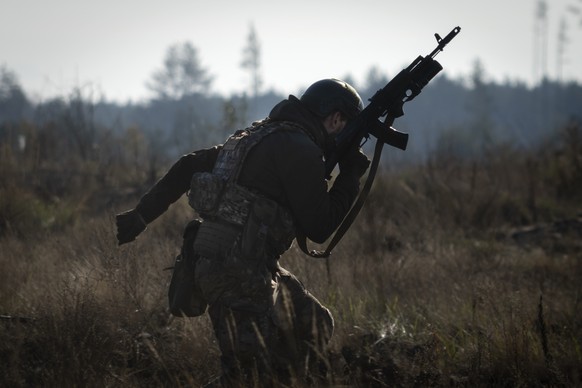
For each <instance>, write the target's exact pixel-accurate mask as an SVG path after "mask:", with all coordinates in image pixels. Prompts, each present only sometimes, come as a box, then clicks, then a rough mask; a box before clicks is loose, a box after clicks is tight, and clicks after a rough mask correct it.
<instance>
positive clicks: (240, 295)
mask: <svg viewBox="0 0 582 388" xmlns="http://www.w3.org/2000/svg"><path fill="white" fill-rule="evenodd" d="M261 272H262V274H261ZM243 273H244V271H243ZM254 273H255V276H250V277H248V276H247V277H245V278H241V272H240V268H239V271H237V273H236V275H235V276H232V275H233V274H232V273H230V271H229V270H228V268H225V267H224V266H222V265H220V263H219V262H216V261H213V260H210V259H205V258H201V260H200V261H199V262H198V264H197V270H196V274H197V279H198V280H199V284H200V286H201V289H202V292H203V293H205V296H206V297H207V299H208V301H209V309H208V312H209V315H210V319H211V321H212V325H213V329H214V334H215V336H216V339H217V342H218V345H219V347H220V351H221V364H222V369H223V378H222V383H221V384H222V385H226V386H239V385H241V386H263V385H268V384H266V383H265V382H270V381H280V382H285V383H290V382H293V381H301V380H304V379H305V378H312V377H317V375H322V374H323V375H324V374H325V364H326V362H325V361H326V348H327V344H328V342H329V340H330V338H331V336H332V333H333V318H332V315H331V313H330V311H329V310H328V309H327V308H326V307H324V306H323V305H322V304H321V303H320V302H319V301H318V300H317V299H316V298H315V297H314V296H313V295H312V294H311V293H309V292H308V291H307V290H306V289H305V287H304V286H303V284H302V283H301V282H300V281H299V280H298V279H297V278H296V277H295V276H294V275H293V274H291V273H290V272H289V271H287V270H285V269H283V268H281V267H278V268H277V270H275V271H272V272H271V271H268V270H266V268H265V269H262V270H259V271H257V270H256V269H255V271H254ZM247 275H249V273H247ZM249 280H250V281H251V282H253V284H249ZM258 382H260V384H258Z"/></svg>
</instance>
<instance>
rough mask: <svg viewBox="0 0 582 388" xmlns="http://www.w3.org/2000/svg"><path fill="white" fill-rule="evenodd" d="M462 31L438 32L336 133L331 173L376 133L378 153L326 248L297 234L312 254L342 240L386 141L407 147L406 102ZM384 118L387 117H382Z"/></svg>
mask: <svg viewBox="0 0 582 388" xmlns="http://www.w3.org/2000/svg"><path fill="white" fill-rule="evenodd" d="M460 31H461V28H460V27H455V28H453V30H452V31H451V32H449V34H448V35H447V36H445V37H444V38H441V37H440V35H439V34H434V36H435V38H436V40H437V47H436V48H435V49H434V50H433V51H432V52H431V53H430V54H429V55H427V56H426V57H423V56H422V55H420V56H418V58H416V59H415V60H414V61H413V62H412V63H411V64H410V65H409V66H408V67H407V68H406V69H404V70H402V71H400V73H398V74H397V75H396V77H394V78H393V79H392V80H390V82H388V83H387V84H386V86H384V87H383V88H382V89H380V90H378V91H377V92H376V93H375V94H374V95H373V96H372V98H370V100H369V101H370V103H369V104H368V105H367V106H366V107H365V108H364V110H362V111H361V112H360V113H359V114H358V115H357V116H356V117H355V118H354V119H353V120H351V121H349V122H348V124H347V125H346V127H345V128H344V129H343V130H342V131H341V132H340V133H339V134H338V135H337V136H336V138H335V144H334V145H333V147H332V149H331V150H330V151H329V152H328V153H327V156H326V160H325V173H326V176H330V174H331V172H332V171H333V169H334V168H335V166H336V164H337V163H338V161H339V160H340V159H341V158H342V156H343V155H344V153H345V152H346V151H347V150H348V149H349V148H351V147H355V146H359V145H360V144H361V143H362V141H363V140H364V138H366V139H368V138H369V137H370V135H372V136H374V137H375V138H376V139H377V141H376V148H375V150H374V157H373V159H372V163H371V165H370V171H369V173H368V177H367V179H366V183H365V185H364V187H363V188H362V191H361V192H360V196H359V197H358V199H357V201H356V203H355V204H354V206H353V207H352V209H351V210H350V212H349V213H348V215H347V216H346V217H345V219H344V220H343V221H342V224H341V225H340V226H339V228H338V230H337V231H336V233H335V235H334V236H333V239H332V240H331V242H330V243H329V245H328V247H327V249H326V250H325V252H321V251H315V250H314V251H308V250H307V244H306V239H305V236H303V235H302V234H301V233H298V235H297V243H298V245H299V247H300V248H301V250H302V251H303V252H305V253H307V254H308V255H310V256H312V257H318V258H321V257H323V258H327V257H329V255H330V254H331V250H332V249H333V248H334V247H335V245H336V244H337V243H338V242H339V240H341V238H342V236H343V235H344V233H345V232H346V231H347V230H348V228H349V227H350V225H351V224H352V222H353V221H354V219H355V218H356V216H357V215H358V212H359V211H360V209H361V208H362V206H363V204H364V201H365V199H366V196H367V194H368V192H369V191H370V187H371V186H372V183H373V181H374V176H375V175H376V171H377V169H378V164H379V162H380V155H381V153H382V147H383V146H384V144H388V145H391V146H393V147H396V148H399V149H401V150H405V149H406V146H407V144H408V134H406V133H403V132H398V131H397V130H395V129H394V128H392V124H393V123H394V120H395V119H396V118H398V117H400V116H402V115H404V111H403V109H402V108H403V105H404V103H405V102H408V101H411V100H413V99H414V98H415V97H416V96H418V95H419V94H420V92H421V91H422V88H424V87H425V86H426V85H427V84H428V83H429V82H430V80H432V79H433V78H434V77H435V76H436V75H437V74H438V73H439V72H440V71H441V70H442V69H443V67H442V66H441V64H440V63H438V62H437V61H435V59H434V58H435V57H436V56H437V54H438V53H440V52H441V51H443V50H444V48H445V46H446V45H447V44H449V43H450V41H451V40H453V38H454V37H455V36H457V34H458V33H459V32H460ZM382 118H384V119H383V120H382Z"/></svg>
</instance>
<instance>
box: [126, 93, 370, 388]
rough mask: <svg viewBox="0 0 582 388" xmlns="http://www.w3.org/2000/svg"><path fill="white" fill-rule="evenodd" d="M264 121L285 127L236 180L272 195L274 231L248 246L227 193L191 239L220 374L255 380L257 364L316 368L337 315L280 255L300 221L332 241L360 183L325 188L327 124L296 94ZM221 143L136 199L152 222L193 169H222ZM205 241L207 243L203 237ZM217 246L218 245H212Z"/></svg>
mask: <svg viewBox="0 0 582 388" xmlns="http://www.w3.org/2000/svg"><path fill="white" fill-rule="evenodd" d="M260 125H262V126H265V127H267V128H269V127H270V126H271V127H272V126H277V127H278V129H277V130H274V131H271V132H270V133H269V134H268V135H267V136H264V137H262V138H261V139H260V142H258V144H256V145H254V146H253V147H252V149H251V150H250V151H249V152H248V154H247V155H245V157H244V163H243V164H242V166H240V167H237V168H238V170H237V173H236V179H235V183H236V185H237V187H240V188H243V189H244V190H247V191H248V192H249V193H252V194H253V195H256V196H258V197H259V198H261V199H264V201H266V202H265V203H267V204H269V203H275V204H276V206H277V210H276V212H277V214H278V216H277V217H276V218H277V221H276V222H274V224H276V227H273V228H272V229H273V230H274V232H273V233H270V232H269V233H266V235H265V236H263V237H264V241H263V243H264V244H263V245H261V246H259V247H258V248H257V247H256V246H255V245H256V244H255V242H253V244H255V245H253V244H249V243H248V237H245V230H247V229H248V225H247V224H248V222H247V221H246V220H244V217H241V219H243V224H242V225H236V224H237V222H232V221H233V220H232V219H228V216H226V218H227V219H224V214H226V213H228V212H224V213H220V212H217V211H216V209H217V208H220V205H219V204H220V203H222V202H221V201H222V200H223V198H222V199H219V201H218V205H217V204H214V205H217V207H215V208H214V210H213V211H206V214H204V213H205V211H204V210H202V211H199V213H202V214H201V216H202V217H203V218H204V222H203V223H202V225H201V227H200V230H199V236H198V238H197V242H195V243H194V246H195V248H196V247H197V246H198V248H199V249H197V252H198V253H199V255H200V258H199V260H198V262H197V264H196V281H197V284H198V286H199V287H200V289H201V291H202V294H203V295H204V297H205V298H206V301H207V302H208V304H209V309H208V312H209V315H210V318H211V320H212V324H213V328H214V332H215V335H216V338H217V340H218V344H219V346H220V350H221V353H222V365H223V370H224V375H225V380H224V381H223V382H232V381H248V380H246V379H250V378H252V374H253V373H255V372H258V373H259V375H269V376H270V375H276V376H286V375H289V374H292V375H301V374H302V373H303V371H305V370H308V369H310V370H311V371H313V368H314V366H315V365H316V364H317V359H318V357H320V356H321V355H322V354H324V350H325V346H326V344H327V343H328V341H329V339H330V337H331V335H332V332H333V319H332V316H331V314H330V312H329V310H328V309H327V308H325V307H324V306H322V305H321V303H320V302H319V301H318V300H317V299H316V298H315V297H313V296H312V295H311V294H310V293H309V292H308V291H306V290H305V287H304V286H303V285H302V284H301V282H299V280H297V278H296V277H295V276H293V275H292V274H291V273H289V272H288V271H287V270H285V269H283V268H282V267H281V266H280V265H279V257H280V255H281V254H282V253H283V252H284V251H285V250H286V249H287V248H288V247H289V244H290V243H291V240H292V239H293V237H294V230H295V228H299V229H301V230H302V231H303V232H304V233H305V235H306V236H307V237H308V238H309V239H311V240H312V241H315V242H318V243H321V242H323V241H325V240H326V239H327V238H328V237H329V236H330V235H331V233H332V232H333V231H334V230H335V228H336V227H337V226H338V225H339V223H340V222H341V220H342V219H343V217H344V216H345V214H346V213H347V212H348V210H349V208H350V206H351V204H352V202H353V200H354V199H355V197H356V195H357V193H358V188H359V176H355V175H352V174H349V173H345V174H344V173H341V172H340V174H339V175H338V176H337V177H336V179H335V182H334V184H333V186H332V187H331V189H330V190H329V191H328V189H327V182H326V180H325V168H324V161H323V153H324V149H325V145H326V141H327V140H328V139H327V136H326V132H325V128H324V127H323V125H322V123H321V119H319V118H317V117H316V116H314V115H313V114H312V113H311V112H309V111H308V110H307V109H305V108H304V107H303V106H302V104H301V103H300V102H299V101H298V100H297V99H296V98H295V97H293V96H290V97H289V99H287V100H284V101H282V102H281V103H279V104H278V105H277V106H275V107H274V108H273V110H272V111H271V113H270V115H269V118H268V120H266V121H265V122H263V123H261V124H260ZM228 144H229V143H228V142H227V143H226V144H225V146H224V147H227V146H228ZM222 151H223V146H218V147H214V148H211V149H207V150H201V151H197V152H195V153H192V154H189V155H186V156H184V157H182V158H181V159H180V160H179V161H178V162H177V163H176V164H175V165H174V166H173V167H172V168H171V169H170V170H169V171H168V173H167V174H166V175H165V176H164V177H163V178H162V179H161V180H160V181H159V182H158V183H157V184H156V185H155V186H154V187H153V188H152V189H151V190H150V191H149V192H148V193H147V194H146V195H145V196H144V197H142V199H141V201H140V203H139V204H138V206H137V207H136V210H137V211H138V212H139V213H140V214H141V216H142V217H143V219H144V220H145V222H147V223H149V222H151V221H153V219H155V218H156V217H158V216H159V215H160V214H162V213H163V212H164V211H165V210H166V209H167V207H168V206H169V205H170V204H171V203H172V202H174V201H175V200H177V199H178V198H179V197H180V196H181V195H182V194H183V193H185V192H186V191H188V190H189V189H190V177H193V176H198V178H200V177H201V176H202V177H204V176H205V177H208V175H204V174H207V173H210V172H216V170H220V168H221V161H223V160H224V157H222V156H221V155H224V152H222ZM217 161H218V163H217ZM222 167H224V166H222ZM232 168H233V166H227V169H232ZM202 181H204V179H202ZM196 182H200V180H198V181H197V180H196V179H192V183H193V185H192V190H191V193H190V194H192V191H196V187H197V183H196ZM227 191H228V190H227ZM200 192H201V193H204V192H207V191H206V190H201V191H200ZM237 195H238V194H237ZM190 197H191V199H192V195H191V196H190ZM237 198H238V197H237ZM269 201H270V202H269ZM227 202H228V201H227ZM243 202H244V201H243ZM250 202H252V199H251V200H250ZM191 203H192V202H191ZM236 203H237V201H236V200H235V201H231V204H236ZM193 207H195V208H196V206H195V205H194V206H193ZM210 207H212V206H210ZM227 207H228V206H227ZM267 207H269V206H267ZM197 210H199V209H197ZM247 215H248V214H246V213H245V215H244V216H245V217H246V216H247ZM235 218H236V217H235ZM225 221H226V222H225ZM289 223H290V225H287V224H289ZM205 224H206V227H205ZM233 225H235V226H234V227H233ZM281 225H283V226H281ZM205 228H206V231H205ZM260 230H261V228H259V229H257V230H256V232H257V233H258V232H260ZM289 231H290V233H289ZM250 234H253V233H250ZM201 235H202V236H204V235H205V236H207V238H206V240H205V239H204V238H201V237H200V236H201ZM259 235H260V233H259ZM212 236H214V237H216V239H215V240H216V241H217V242H216V243H212ZM255 237H256V234H255ZM198 240H205V241H202V243H200V244H198V242H199V241H198ZM225 241H226V242H225ZM197 244H198V245H197ZM213 244H214V245H217V247H218V248H217V249H213V247H212V246H213ZM251 245H252V249H247V248H248V247H249V246H251ZM245 246H246V247H247V248H245Z"/></svg>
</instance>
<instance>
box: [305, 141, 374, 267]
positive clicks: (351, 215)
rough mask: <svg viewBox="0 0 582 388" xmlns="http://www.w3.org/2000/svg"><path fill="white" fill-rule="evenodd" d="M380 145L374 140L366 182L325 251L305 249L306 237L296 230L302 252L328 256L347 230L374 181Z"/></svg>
mask: <svg viewBox="0 0 582 388" xmlns="http://www.w3.org/2000/svg"><path fill="white" fill-rule="evenodd" d="M382 147H384V142H382V141H380V140H376V147H375V148H374V157H373V158H372V163H371V164H370V171H369V173H368V176H367V178H366V183H365V184H364V187H363V188H362V190H361V191H360V194H359V196H358V199H357V200H356V202H355V203H354V205H353V206H352V208H351V209H350V211H349V213H348V214H347V215H346V217H345V218H344V219H343V221H342V223H341V224H340V226H339V227H338V229H337V231H336V232H335V234H334V236H333V238H332V239H331V241H330V242H329V245H328V246H327V248H326V249H325V251H317V250H311V251H310V250H308V249H307V241H306V240H307V238H306V237H305V234H304V233H303V232H301V231H299V230H298V231H297V245H299V248H300V249H301V250H302V251H303V253H305V254H307V255H309V256H311V257H315V258H318V259H321V258H324V259H325V258H328V257H329V256H330V255H331V250H332V249H333V248H334V247H335V246H336V245H337V244H338V243H339V242H340V240H341V239H342V237H343V236H344V234H345V233H346V232H347V231H348V229H349V228H350V226H351V225H352V223H353V222H354V220H355V219H356V217H357V216H358V213H359V212H360V210H361V209H362V207H363V206H364V202H366V197H367V196H368V193H369V192H370V188H371V187H372V183H373V182H374V178H375V177H376V172H377V171H378V164H379V163H380V155H381V154H382Z"/></svg>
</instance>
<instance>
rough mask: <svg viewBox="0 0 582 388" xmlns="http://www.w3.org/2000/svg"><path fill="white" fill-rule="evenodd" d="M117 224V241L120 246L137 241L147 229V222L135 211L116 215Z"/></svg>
mask: <svg viewBox="0 0 582 388" xmlns="http://www.w3.org/2000/svg"><path fill="white" fill-rule="evenodd" d="M115 223H116V224H117V241H118V243H119V245H121V244H125V243H128V242H131V241H133V240H135V238H136V237H137V236H138V235H139V234H140V233H141V232H143V231H144V230H145V229H146V227H147V224H146V222H145V221H144V219H143V218H142V216H141V215H140V214H139V213H138V212H137V211H136V210H135V209H132V210H128V211H126V212H123V213H120V214H118V215H116V216H115Z"/></svg>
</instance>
